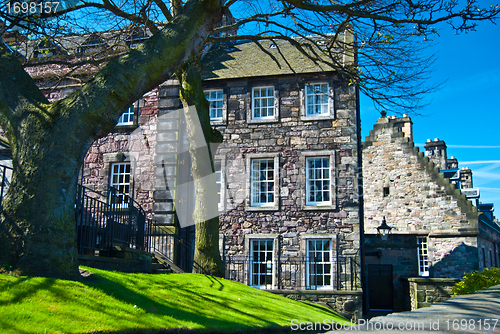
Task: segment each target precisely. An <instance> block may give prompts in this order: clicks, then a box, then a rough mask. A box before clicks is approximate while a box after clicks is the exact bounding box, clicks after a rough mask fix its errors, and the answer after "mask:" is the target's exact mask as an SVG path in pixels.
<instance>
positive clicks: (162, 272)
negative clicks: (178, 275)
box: [151, 268, 174, 274]
mask: <svg viewBox="0 0 500 334" xmlns="http://www.w3.org/2000/svg"><path fill="white" fill-rule="evenodd" d="M173 272H174V271H173V270H172V269H170V268H169V269H154V270H151V273H152V274H172V273H173Z"/></svg>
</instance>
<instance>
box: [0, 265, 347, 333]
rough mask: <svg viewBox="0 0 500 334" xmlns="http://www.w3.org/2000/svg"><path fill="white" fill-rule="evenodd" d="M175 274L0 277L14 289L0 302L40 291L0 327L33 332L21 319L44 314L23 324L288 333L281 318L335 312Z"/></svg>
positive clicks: (66, 329) (80, 329) (68, 329)
mask: <svg viewBox="0 0 500 334" xmlns="http://www.w3.org/2000/svg"><path fill="white" fill-rule="evenodd" d="M186 275H187V274H186ZM179 277H180V276H178V277H176V276H175V275H172V276H170V275H162V276H156V277H155V278H154V279H151V278H152V277H151V276H149V277H148V276H133V275H130V276H120V275H118V274H114V273H102V274H101V273H94V274H92V275H91V276H90V277H88V278H86V279H82V281H81V282H79V283H77V282H71V281H63V282H60V281H59V282H57V280H55V279H50V278H35V279H31V278H21V279H17V280H15V281H12V282H3V283H2V282H1V281H0V283H2V284H0V285H3V287H5V288H9V289H6V290H10V288H12V290H11V291H15V292H12V293H10V294H8V295H7V298H3V299H1V300H0V306H7V307H8V306H9V304H10V305H14V304H21V303H24V304H26V305H28V307H29V304H31V305H33V302H32V301H31V299H32V297H34V298H35V300H36V298H38V299H39V298H44V304H43V305H44V306H43V307H40V306H39V305H38V304H36V301H35V302H34V303H35V305H36V307H37V308H35V309H33V311H31V312H33V314H32V315H25V314H26V313H25V311H24V306H22V307H23V310H21V311H19V309H18V310H17V312H18V313H11V314H12V316H11V317H10V318H9V316H7V318H4V319H2V318H1V317H0V328H1V329H3V330H6V332H9V333H23V334H24V333H32V331H30V330H26V329H27V328H28V327H24V325H23V322H24V321H25V320H26V319H29V321H34V322H36V321H39V322H40V321H42V322H43V323H42V324H41V325H40V327H29V328H41V332H43V329H44V328H47V330H48V332H54V331H56V330H57V331H59V332H62V333H85V332H92V333H99V331H103V333H104V332H106V333H116V334H119V333H122V334H129V333H130V334H132V333H137V334H146V333H166V334H168V333H190V334H193V333H204V334H209V333H214V334H216V333H242V334H244V333H288V332H291V330H290V327H289V326H287V323H290V321H291V320H292V319H294V317H297V316H299V317H300V316H304V314H303V313H307V311H308V310H310V311H313V310H314V311H316V310H319V309H320V310H321V311H322V313H324V314H325V316H328V315H330V314H331V315H332V316H337V315H336V314H335V313H334V312H330V311H329V310H327V309H324V308H321V307H317V306H315V305H309V306H312V307H311V308H308V309H305V310H304V311H302V310H301V311H298V310H296V309H295V308H296V307H294V306H293V305H289V304H288V303H282V300H279V299H278V298H279V297H277V296H275V295H273V294H269V293H266V292H264V291H261V290H258V289H251V290H249V289H248V287H246V286H242V285H241V284H239V283H236V282H231V281H226V280H224V279H219V278H216V277H211V276H204V275H193V276H185V277H182V279H179ZM23 284H26V286H24V285H23ZM92 290H94V292H92ZM104 295H105V296H108V297H109V298H107V297H106V298H103V296H104ZM4 296H5V295H4ZM40 296H42V297H40ZM240 298H241V301H240ZM113 300H114V301H113ZM290 302H293V301H291V300H290ZM295 303H298V304H297V306H298V307H300V306H301V304H302V303H300V302H295ZM13 312H15V310H14V311H13ZM19 312H21V313H19ZM301 312H302V314H301ZM313 313H314V312H313ZM305 316H306V317H307V315H305ZM16 318H18V319H20V321H17V320H15V319H16ZM21 319H24V320H21ZM40 319H41V320H40ZM270 319H271V320H270ZM45 322H46V323H45ZM93 326H96V327H97V330H96V329H92V327H93ZM187 328H193V329H187Z"/></svg>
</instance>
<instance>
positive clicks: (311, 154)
mask: <svg viewBox="0 0 500 334" xmlns="http://www.w3.org/2000/svg"><path fill="white" fill-rule="evenodd" d="M340 38H342V39H344V41H345V42H347V44H350V43H351V42H352V36H350V35H349V34H344V35H342V34H341V35H340ZM350 39H351V40H350ZM72 42H73V44H74V45H73V44H71V43H66V44H65V45H66V46H67V47H66V49H65V52H66V56H71V55H72V52H73V53H74V54H73V55H74V56H75V57H79V56H80V57H83V56H85V55H86V54H87V53H92V52H93V51H95V50H94V49H92V50H87V49H86V48H87V47H90V46H92V47H95V48H99V43H98V42H99V41H97V40H93V39H89V38H79V39H78V41H76V40H75V41H72ZM78 43H80V44H82V43H83V44H82V45H83V46H82V45H80V46H79V45H77V44H78ZM68 45H70V46H68ZM71 45H73V46H71ZM261 45H262V46H263V47H264V48H265V49H266V51H267V52H268V53H269V54H271V55H272V56H273V57H275V59H276V60H277V61H278V62H279V64H278V63H277V62H276V61H275V60H273V59H272V58H271V57H269V55H268V54H266V53H265V52H263V51H262V50H261V49H260V48H259V47H258V46H257V45H255V44H253V43H249V42H238V43H234V44H220V45H215V46H213V47H212V48H210V50H208V52H207V53H206V54H205V56H204V57H203V78H204V79H203V85H204V89H205V92H206V97H207V99H208V101H209V102H210V117H211V123H212V125H213V127H214V128H215V129H217V130H218V131H219V132H220V133H221V134H222V136H223V143H222V144H220V145H219V146H218V148H217V150H216V154H215V159H216V163H215V166H216V173H215V174H216V177H217V180H218V181H217V185H218V188H217V189H214V196H217V197H218V199H219V205H218V209H219V212H218V213H219V214H220V249H221V254H222V256H223V259H224V261H225V263H226V266H227V277H228V278H230V279H233V280H238V281H241V282H243V283H245V284H248V285H251V286H254V287H257V288H262V289H269V290H274V291H276V290H282V291H288V292H287V294H293V293H292V292H290V290H291V289H293V290H294V291H295V293H296V292H297V291H299V292H300V291H312V290H316V293H314V294H309V295H308V296H307V297H305V298H308V299H312V300H317V301H323V302H325V303H330V304H331V305H333V306H334V307H336V308H337V309H338V310H339V311H341V312H345V314H348V315H352V314H354V312H356V310H358V315H359V309H360V306H361V281H360V277H361V272H360V258H359V252H358V249H359V246H360V217H362V207H360V189H361V183H360V179H359V177H358V171H359V169H360V163H361V150H360V119H359V101H358V90H357V87H356V86H354V85H349V81H348V80H347V79H346V78H345V77H343V76H342V75H341V74H339V73H338V72H337V71H335V70H334V69H333V68H332V67H330V66H329V65H328V64H327V63H321V62H319V63H318V62H316V63H315V62H313V61H312V60H310V59H309V58H308V57H306V56H305V55H304V54H302V53H301V52H298V51H297V50H296V49H295V48H293V47H292V46H290V44H288V43H286V42H282V41H280V42H276V43H271V42H262V43H261ZM321 45H322V44H321V41H318V46H321ZM47 47H52V48H53V47H55V46H50V45H49V46H47ZM132 47H133V46H132ZM25 49H26V50H28V49H29V50H32V51H31V53H32V54H33V57H41V56H46V55H47V53H43V52H41V51H43V50H41V51H40V50H39V49H40V45H34V46H32V47H31V48H27V47H26V48H25ZM37 50H38V51H40V52H37ZM51 50H52V49H50V50H49V51H50V52H52V51H51ZM26 52H27V51H26ZM56 53H57V52H55V51H54V54H56ZM339 54H341V56H339V57H338V59H336V60H335V61H336V62H337V63H340V64H344V65H346V66H347V65H351V64H352V63H353V61H354V56H353V54H352V52H350V51H349V50H343V51H342V50H341V52H340V53H339ZM282 55H286V60H285V59H283V57H282ZM94 70H96V68H92V69H89V68H85V69H84V70H82V71H81V73H79V72H78V71H75V72H74V73H72V78H67V79H65V81H63V82H56V81H57V80H59V77H58V76H57V75H54V73H57V72H58V71H60V72H64V71H65V69H64V68H63V67H61V66H55V65H50V66H46V67H39V68H35V69H32V70H31V73H30V74H31V75H32V76H33V77H34V78H35V79H36V80H37V81H38V83H39V85H40V87H41V88H42V90H43V91H44V92H45V94H46V95H47V97H48V98H49V99H50V100H51V101H54V100H58V99H60V98H63V97H65V96H67V95H68V94H70V93H71V91H73V90H74V89H75V87H78V85H79V82H82V81H83V82H84V81H86V80H87V79H88V74H89V73H90V72H92V71H94ZM56 84H57V88H56V89H54V86H55V85H56ZM180 108H181V103H180V100H179V87H178V83H177V81H176V80H168V81H167V82H164V83H163V84H161V85H160V86H159V87H158V88H157V89H155V90H153V91H151V92H148V93H147V94H145V95H144V96H143V97H142V98H141V99H139V100H138V101H137V102H136V103H134V105H133V106H131V107H130V108H129V109H128V110H126V111H125V112H124V113H123V115H122V117H121V118H120V120H119V122H118V124H117V126H116V128H115V130H114V131H113V132H112V133H110V134H108V135H107V136H106V137H103V138H101V139H99V140H97V141H95V142H94V143H93V144H92V146H91V148H90V149H89V152H88V154H87V156H86V157H85V161H84V165H83V168H82V177H81V181H82V184H83V185H84V186H85V187H87V188H88V189H90V190H92V191H95V192H96V193H103V194H106V191H107V189H109V187H110V186H111V187H114V188H116V189H117V190H118V191H119V192H120V193H123V194H124V195H128V196H131V197H132V198H133V199H134V200H135V201H136V202H138V203H139V204H140V206H141V207H142V208H143V209H144V210H145V211H146V212H147V214H148V216H149V217H150V218H151V220H152V223H153V224H154V226H155V228H156V231H158V230H159V229H161V230H165V231H168V232H169V233H173V234H176V235H178V236H180V237H182V238H183V239H184V240H187V241H188V242H192V241H193V240H194V233H195V231H194V227H193V226H192V224H190V222H189V218H188V219H187V220H188V221H187V222H186V221H184V222H182V221H181V217H190V216H189V211H192V209H193V204H194V203H193V200H194V195H193V194H194V191H195V189H194V188H193V186H192V179H190V172H189V171H190V158H189V153H188V151H189V143H188V141H187V138H186V134H185V128H184V124H185V121H184V118H183V114H182V112H178V111H179V109H180ZM209 144H210V143H209ZM108 197H109V196H108ZM102 198H103V199H104V200H105V198H106V197H105V196H103V197H102ZM165 247H169V246H168V245H167V246H165ZM174 248H175V247H174ZM183 256H186V257H189V254H183ZM338 290H349V293H346V292H344V293H343V294H342V293H341V294H340V295H336V291H338ZM351 290H354V291H353V292H352V293H351ZM302 295H303V294H302V293H297V294H296V295H295V297H296V298H302V297H301V296H302ZM346 305H347V306H346Z"/></svg>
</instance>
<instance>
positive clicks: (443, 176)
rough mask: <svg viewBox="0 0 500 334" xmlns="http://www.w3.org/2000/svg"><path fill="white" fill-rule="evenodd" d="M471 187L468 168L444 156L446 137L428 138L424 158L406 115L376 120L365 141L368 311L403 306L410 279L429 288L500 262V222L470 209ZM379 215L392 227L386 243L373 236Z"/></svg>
mask: <svg viewBox="0 0 500 334" xmlns="http://www.w3.org/2000/svg"><path fill="white" fill-rule="evenodd" d="M471 188H472V173H471V171H470V170H469V169H462V170H460V169H458V162H457V160H456V159H455V158H454V157H452V158H451V159H448V158H447V154H446V144H445V143H444V141H442V140H439V139H437V138H436V139H435V140H428V141H427V143H426V144H425V155H424V152H419V149H418V148H417V147H415V146H414V143H413V139H412V122H411V119H410V118H409V117H407V116H406V115H405V116H404V117H399V118H396V117H382V118H380V119H379V120H378V121H377V123H376V124H375V125H374V128H373V130H372V131H370V135H369V136H368V137H366V141H365V142H364V143H363V199H364V214H365V219H364V233H365V238H366V241H365V244H364V245H363V246H362V248H363V252H364V255H365V267H364V268H363V270H366V278H367V288H368V293H367V299H368V300H367V303H368V309H371V310H402V309H405V308H407V307H408V303H409V302H410V300H409V299H408V296H409V295H410V293H411V291H408V290H407V287H408V285H407V284H408V282H407V280H406V279H408V278H410V281H412V279H411V278H412V277H428V278H429V280H430V281H427V283H426V284H428V285H433V284H434V283H432V282H436V280H435V279H438V278H439V279H456V278H460V277H462V276H463V274H464V273H466V272H469V271H471V270H477V269H483V268H486V267H491V266H498V263H499V260H500V259H499V252H500V249H499V243H500V227H499V226H498V224H497V223H495V222H494V218H493V215H492V214H491V212H490V213H487V212H486V211H488V210H486V209H489V207H488V208H486V206H484V205H478V206H474V203H473V201H471V200H472V199H474V198H475V197H477V196H476V195H475V194H473V193H474V192H476V191H477V190H476V189H471ZM471 191H472V192H471ZM467 197H469V199H471V200H469V199H468V198H467ZM483 207H484V208H483ZM478 209H479V210H478ZM481 211H485V212H481ZM490 211H491V210H490ZM384 219H385V221H386V223H387V225H388V226H389V227H390V228H392V230H391V234H390V235H389V236H388V238H387V241H381V240H380V239H379V238H378V237H377V227H379V226H380V224H381V223H382V220H384ZM433 279H434V281H433ZM417 281H418V280H417ZM438 281H439V280H438ZM440 282H441V283H442V282H443V281H442V280H441V281H440ZM452 282H454V281H453V280H452ZM441 283H439V284H441ZM436 284H437V283H436ZM448 285H449V284H448ZM440 289H441V288H440ZM437 290H439V289H437ZM409 292H410V293H409ZM380 295H385V296H388V295H390V296H392V298H385V299H380V298H378V297H380ZM431 295H432V296H431ZM431 295H429V296H426V297H425V298H426V299H425V298H424V299H423V300H421V299H422V298H423V297H422V298H421V297H419V299H420V300H418V302H420V303H419V305H420V306H425V305H428V304H429V303H432V302H435V301H439V300H440V298H442V297H443V298H444V297H445V296H440V295H439V292H436V291H433V292H432V294H431Z"/></svg>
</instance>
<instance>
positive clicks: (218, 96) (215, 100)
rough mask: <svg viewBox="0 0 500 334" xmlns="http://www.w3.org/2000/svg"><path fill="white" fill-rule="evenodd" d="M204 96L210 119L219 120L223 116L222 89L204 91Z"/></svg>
mask: <svg viewBox="0 0 500 334" xmlns="http://www.w3.org/2000/svg"><path fill="white" fill-rule="evenodd" d="M205 98H206V99H207V101H208V104H209V114H210V121H215V122H221V121H222V120H223V117H224V113H223V110H224V93H223V90H222V89H210V90H206V91H205Z"/></svg>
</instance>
